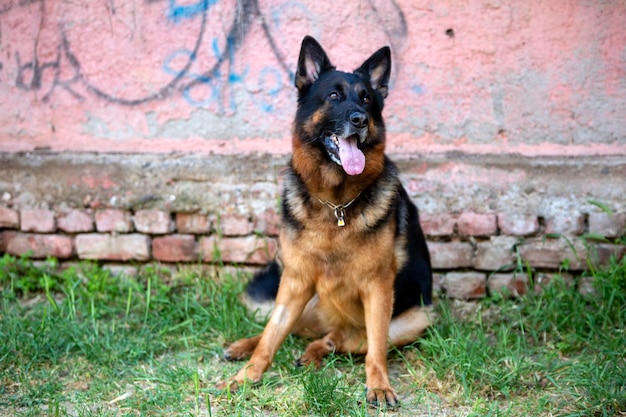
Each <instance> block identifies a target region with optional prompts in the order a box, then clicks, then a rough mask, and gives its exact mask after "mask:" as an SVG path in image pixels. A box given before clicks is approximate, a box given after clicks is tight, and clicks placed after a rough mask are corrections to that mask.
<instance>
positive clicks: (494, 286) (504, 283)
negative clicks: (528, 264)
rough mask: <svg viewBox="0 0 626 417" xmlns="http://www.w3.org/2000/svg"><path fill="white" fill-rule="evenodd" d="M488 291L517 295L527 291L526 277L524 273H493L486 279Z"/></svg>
mask: <svg viewBox="0 0 626 417" xmlns="http://www.w3.org/2000/svg"><path fill="white" fill-rule="evenodd" d="M487 288H489V293H490V294H494V293H500V294H503V295H507V294H508V295H511V296H514V297H518V296H520V295H524V294H526V293H527V292H528V277H527V276H526V274H521V273H510V274H493V275H490V276H489V278H488V279H487Z"/></svg>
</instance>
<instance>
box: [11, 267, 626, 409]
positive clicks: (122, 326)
mask: <svg viewBox="0 0 626 417" xmlns="http://www.w3.org/2000/svg"><path fill="white" fill-rule="evenodd" d="M53 264H54V262H53V261H49V262H48V264H44V265H38V267H37V268H35V267H34V266H33V265H32V263H31V262H29V261H28V260H26V259H19V258H18V259H16V258H13V257H10V256H4V257H3V258H0V289H1V291H2V293H1V296H0V303H1V306H0V416H140V415H141V416H143V415H167V416H376V415H379V416H386V415H389V416H412V417H413V416H469V415H475V416H555V415H564V416H615V415H626V363H625V362H626V333H625V329H626V260H624V261H622V262H621V263H617V262H613V264H611V265H610V266H608V267H606V268H605V269H603V270H601V271H594V273H593V283H594V288H595V291H594V292H593V294H590V295H581V294H580V293H579V292H578V291H577V290H576V289H575V288H574V287H571V286H567V285H566V284H565V283H564V281H563V280H560V279H555V280H552V281H551V282H550V283H549V285H548V286H546V287H544V288H543V290H542V291H541V292H539V293H538V294H536V293H535V292H534V291H531V294H529V295H527V296H525V297H523V298H518V299H515V300H512V299H507V298H498V297H496V298H491V299H489V300H484V301H481V302H475V303H464V302H455V301H452V300H446V299H441V300H439V303H438V306H437V310H438V313H439V316H440V318H439V320H438V322H437V324H436V325H435V326H434V327H433V328H432V329H430V331H429V332H428V333H427V335H426V336H425V337H424V338H423V339H422V340H421V341H420V342H418V343H416V344H414V345H412V346H409V347H407V348H405V349H402V350H399V351H392V352H390V354H389V367H390V374H391V379H392V383H393V385H394V387H395V388H396V390H397V391H398V393H399V395H400V400H401V403H402V406H401V407H400V408H398V409H396V410H384V409H383V410H376V409H372V408H369V407H368V406H367V405H366V404H364V402H363V398H364V394H363V393H364V380H365V375H364V367H363V358H362V357H346V356H331V357H330V358H329V359H328V360H327V362H326V365H325V366H324V367H323V369H321V370H313V369H309V368H305V369H299V368H295V367H294V366H293V363H294V361H295V359H296V358H297V357H298V356H299V355H300V353H301V352H302V350H303V347H304V346H305V344H306V341H303V340H300V339H297V338H292V337H290V338H288V340H287V341H286V342H285V344H284V345H283V347H282V348H281V349H280V350H279V352H278V355H277V357H276V360H275V362H274V364H273V366H272V367H271V368H270V370H269V371H268V372H267V373H266V375H265V378H264V380H263V382H262V383H261V384H259V385H258V386H256V387H245V388H244V389H243V390H241V391H240V392H237V393H228V392H219V391H217V390H216V389H215V388H214V384H215V383H216V382H217V381H219V380H221V379H222V378H225V377H227V376H230V375H233V374H234V373H235V372H236V371H237V369H238V368H239V367H240V366H241V364H238V363H228V362H225V361H223V360H222V359H221V355H222V349H223V347H224V346H225V345H226V344H228V343H229V342H232V341H234V340H236V339H237V338H239V337H243V336H249V335H252V334H255V333H258V332H260V331H261V329H262V323H261V322H260V321H259V320H258V319H257V318H255V317H254V316H253V315H251V314H250V313H249V312H247V311H246V310H245V309H244V307H243V306H242V305H241V304H240V303H239V302H238V296H239V294H240V293H241V291H242V289H243V286H244V282H245V279H246V277H244V276H239V275H237V276H231V275H224V276H220V277H216V276H212V275H210V274H208V273H206V272H204V273H202V272H198V271H199V268H197V269H196V268H192V267H190V268H188V269H187V270H185V271H183V272H180V273H178V274H176V275H174V276H172V275H170V274H167V273H164V272H163V271H160V270H159V269H157V268H155V269H152V270H147V271H145V272H144V273H142V274H141V275H140V276H139V277H137V278H128V277H113V276H111V275H110V274H109V273H108V272H107V271H106V270H103V269H101V268H99V267H97V266H94V265H89V264H84V265H79V266H77V267H75V268H71V269H68V270H65V271H63V272H57V269H56V268H54V265H53Z"/></svg>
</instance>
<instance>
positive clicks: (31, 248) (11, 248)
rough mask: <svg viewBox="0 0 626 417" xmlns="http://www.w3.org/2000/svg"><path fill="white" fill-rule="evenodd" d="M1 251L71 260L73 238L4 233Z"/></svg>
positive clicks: (34, 256) (0, 245) (1, 239)
mask: <svg viewBox="0 0 626 417" xmlns="http://www.w3.org/2000/svg"><path fill="white" fill-rule="evenodd" d="M0 250H1V251H2V252H6V253H8V254H10V255H16V256H19V255H24V254H26V253H28V252H31V257H32V258H37V259H41V258H47V257H51V256H52V257H55V258H58V259H67V258H70V257H71V256H72V254H73V245H72V238H71V237H69V236H62V235H39V234H33V233H20V232H13V231H4V232H2V233H1V236H0Z"/></svg>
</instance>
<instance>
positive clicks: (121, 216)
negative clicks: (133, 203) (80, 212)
mask: <svg viewBox="0 0 626 417" xmlns="http://www.w3.org/2000/svg"><path fill="white" fill-rule="evenodd" d="M96 230H97V231H98V232H117V233H129V232H132V230H133V222H132V216H131V214H130V213H129V212H127V211H123V210H118V209H104V210H98V211H96Z"/></svg>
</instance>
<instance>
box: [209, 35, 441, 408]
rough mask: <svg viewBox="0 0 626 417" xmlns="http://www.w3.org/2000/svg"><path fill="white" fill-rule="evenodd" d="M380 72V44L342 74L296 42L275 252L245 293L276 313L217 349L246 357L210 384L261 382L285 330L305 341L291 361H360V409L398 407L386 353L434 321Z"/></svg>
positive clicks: (384, 51)
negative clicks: (390, 149)
mask: <svg viewBox="0 0 626 417" xmlns="http://www.w3.org/2000/svg"><path fill="white" fill-rule="evenodd" d="M390 73H391V51H390V49H389V47H383V48H381V49H380V50H378V51H377V52H375V53H374V54H373V55H372V56H371V57H369V58H368V59H367V60H366V61H365V62H364V63H363V64H362V65H361V66H360V67H359V68H357V69H356V70H355V71H354V72H352V73H349V72H342V71H338V70H336V69H335V67H334V66H333V65H332V64H331V63H330V61H329V59H328V56H327V54H326V52H325V51H324V49H322V47H321V46H320V44H319V43H318V42H317V41H316V40H315V39H313V38H312V37H310V36H307V37H305V38H304V40H303V41H302V47H301V50H300V56H299V59H298V68H297V72H296V75H295V86H296V88H297V90H298V100H297V103H298V104H297V110H296V116H295V121H294V124H293V139H292V146H293V153H292V157H291V160H290V162H289V164H288V166H287V168H286V171H285V174H284V185H283V191H282V225H281V231H280V235H279V248H280V249H279V254H278V257H277V259H276V260H275V261H273V262H271V263H270V264H269V265H268V267H267V268H266V269H265V270H263V271H261V272H260V273H257V274H256V275H255V276H254V277H253V279H252V281H251V282H250V283H249V284H248V286H247V289H246V294H247V299H248V301H249V302H250V304H251V305H252V307H253V308H254V307H255V306H263V305H266V304H267V303H268V302H269V303H271V304H273V305H274V308H273V311H272V313H271V316H270V318H269V321H268V323H267V325H266V327H265V329H264V331H263V333H262V334H260V335H258V336H255V337H252V338H248V339H241V340H239V341H237V342H235V343H233V344H232V345H230V346H229V347H228V348H227V349H226V350H225V352H224V357H225V358H226V359H227V360H242V359H246V358H249V361H248V363H247V364H246V365H245V366H244V367H243V368H242V369H241V370H240V371H239V372H238V373H237V374H236V375H235V376H234V377H232V378H231V379H229V380H226V381H222V382H221V383H219V384H218V387H219V388H227V387H230V388H231V389H237V388H238V387H239V386H241V385H242V384H243V383H244V382H245V381H249V382H252V383H256V382H258V381H260V379H261V377H262V375H263V372H264V371H265V370H266V369H267V368H268V367H269V366H270V364H271V362H272V360H273V358H274V355H275V353H276V351H277V350H278V348H279V346H280V345H281V343H282V342H283V341H284V339H285V337H286V336H287V335H288V334H289V333H290V332H292V333H294V334H298V335H303V336H306V337H310V338H314V339H315V340H314V341H313V342H311V343H310V344H309V345H308V347H307V348H306V350H305V351H304V354H303V355H302V357H301V358H300V359H299V360H298V364H299V365H308V364H313V365H315V366H318V367H319V366H320V365H321V363H322V360H323V358H324V357H325V356H326V355H328V354H329V353H331V352H337V353H353V354H364V355H365V371H366V394H365V395H366V400H367V402H368V403H370V404H371V405H374V406H389V407H395V406H397V405H398V404H399V403H398V397H397V394H396V392H395V391H394V390H393V388H392V387H391V384H390V382H389V376H388V371H387V350H388V348H389V347H391V346H395V347H401V346H405V345H407V344H409V343H412V342H414V341H416V340H417V339H418V338H419V337H420V336H421V335H422V334H423V332H424V330H425V329H426V328H427V327H428V326H430V325H431V324H432V320H433V317H432V271H431V265H430V258H429V253H428V249H427V246H426V240H425V239H424V234H423V232H422V229H421V227H420V223H419V216H418V210H417V207H416V206H415V205H414V204H413V203H412V202H411V200H410V198H409V196H408V194H407V192H406V190H405V189H404V187H403V186H402V184H401V182H400V179H399V178H398V169H397V168H396V166H395V165H394V163H393V162H392V161H391V160H390V159H388V157H387V156H386V155H385V153H384V149H385V125H384V121H383V116H382V110H383V104H384V99H385V98H386V97H387V91H388V83H389V78H390Z"/></svg>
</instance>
